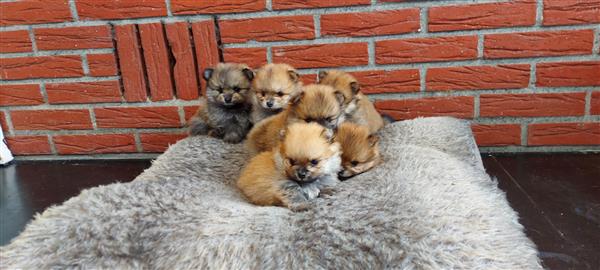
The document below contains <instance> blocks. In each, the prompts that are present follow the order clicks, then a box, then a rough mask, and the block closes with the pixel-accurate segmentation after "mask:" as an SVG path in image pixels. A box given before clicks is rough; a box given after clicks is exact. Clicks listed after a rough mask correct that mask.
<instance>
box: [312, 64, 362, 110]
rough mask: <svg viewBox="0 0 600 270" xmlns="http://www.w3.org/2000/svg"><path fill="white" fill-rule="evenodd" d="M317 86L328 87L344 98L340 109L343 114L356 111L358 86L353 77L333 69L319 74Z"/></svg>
mask: <svg viewBox="0 0 600 270" xmlns="http://www.w3.org/2000/svg"><path fill="white" fill-rule="evenodd" d="M319 84H324V85H329V86H331V87H333V89H335V90H336V91H338V92H340V93H341V94H342V95H343V96H344V103H343V105H342V107H343V110H344V112H345V113H352V112H353V111H354V110H355V109H356V102H357V98H356V94H358V92H359V90H360V86H359V84H358V81H357V80H356V78H354V76H352V75H350V74H349V73H346V72H343V71H341V70H335V69H334V70H328V71H321V72H319Z"/></svg>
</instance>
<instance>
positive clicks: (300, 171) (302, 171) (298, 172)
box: [296, 168, 308, 180]
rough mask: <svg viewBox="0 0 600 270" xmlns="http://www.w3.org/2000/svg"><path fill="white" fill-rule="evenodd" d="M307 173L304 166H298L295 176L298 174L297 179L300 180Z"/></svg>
mask: <svg viewBox="0 0 600 270" xmlns="http://www.w3.org/2000/svg"><path fill="white" fill-rule="evenodd" d="M307 175H308V170H307V169H306V168H300V169H298V170H297V171H296V176H298V179H300V180H304V178H306V176H307Z"/></svg>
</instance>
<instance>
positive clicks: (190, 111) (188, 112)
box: [183, 106, 200, 122]
mask: <svg viewBox="0 0 600 270" xmlns="http://www.w3.org/2000/svg"><path fill="white" fill-rule="evenodd" d="M199 108H200V106H185V107H183V112H184V113H185V121H186V122H187V121H188V120H190V118H192V116H194V114H195V113H196V111H198V109H199Z"/></svg>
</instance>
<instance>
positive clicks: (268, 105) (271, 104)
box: [267, 100, 273, 108]
mask: <svg viewBox="0 0 600 270" xmlns="http://www.w3.org/2000/svg"><path fill="white" fill-rule="evenodd" d="M267 107H269V108H271V107H273V101H272V100H269V101H267Z"/></svg>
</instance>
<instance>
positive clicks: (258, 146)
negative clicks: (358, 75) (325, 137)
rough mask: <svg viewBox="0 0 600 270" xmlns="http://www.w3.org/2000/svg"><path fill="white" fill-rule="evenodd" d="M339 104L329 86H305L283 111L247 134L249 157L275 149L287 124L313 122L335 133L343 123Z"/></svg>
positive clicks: (336, 96) (337, 95)
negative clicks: (252, 154) (251, 154)
mask: <svg viewBox="0 0 600 270" xmlns="http://www.w3.org/2000/svg"><path fill="white" fill-rule="evenodd" d="M341 102H343V97H342V95H341V94H340V93H336V92H335V90H333V88H331V87H330V86H326V85H316V84H311V85H307V86H305V87H303V90H302V92H301V93H300V94H299V95H298V96H296V97H295V98H294V99H293V100H292V101H291V103H290V105H289V106H288V108H287V109H286V110H285V111H283V112H281V113H279V114H276V115H274V116H271V117H268V118H267V119H265V120H263V121H261V122H259V123H258V124H257V125H255V126H254V127H253V128H252V130H250V133H248V140H247V142H246V145H247V147H248V149H249V150H250V152H251V153H259V152H263V151H269V150H271V149H273V147H275V146H277V144H278V143H279V141H280V136H279V134H280V133H281V130H283V129H284V128H285V126H286V125H288V124H290V123H296V122H306V123H310V122H315V123H318V124H320V125H322V126H323V127H326V128H328V129H331V130H335V129H336V128H337V126H338V125H339V124H340V123H341V122H343V121H344V113H343V111H342V109H341Z"/></svg>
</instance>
